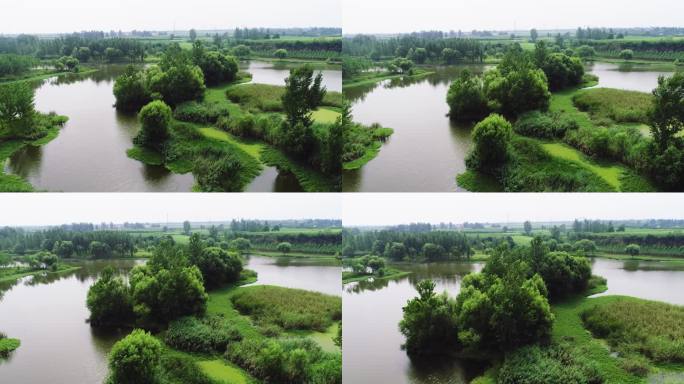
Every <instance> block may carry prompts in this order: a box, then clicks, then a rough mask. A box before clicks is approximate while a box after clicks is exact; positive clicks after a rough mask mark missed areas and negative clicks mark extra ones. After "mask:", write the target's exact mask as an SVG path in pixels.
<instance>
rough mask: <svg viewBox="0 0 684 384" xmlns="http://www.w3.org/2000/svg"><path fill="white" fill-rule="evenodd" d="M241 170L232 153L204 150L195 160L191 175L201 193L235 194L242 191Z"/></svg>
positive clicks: (240, 165)
mask: <svg viewBox="0 0 684 384" xmlns="http://www.w3.org/2000/svg"><path fill="white" fill-rule="evenodd" d="M242 169H243V166H242V163H241V162H240V160H239V159H238V157H237V156H236V155H234V154H233V153H232V152H217V151H214V150H206V151H204V155H200V156H198V157H197V158H195V161H194V163H193V167H192V173H193V174H194V175H195V180H196V181H197V185H198V186H199V188H200V190H202V191H203V192H237V191H241V190H242V181H241V178H240V173H241V172H242Z"/></svg>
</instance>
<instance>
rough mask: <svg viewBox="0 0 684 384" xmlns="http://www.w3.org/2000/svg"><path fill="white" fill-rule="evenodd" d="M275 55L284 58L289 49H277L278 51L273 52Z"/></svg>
mask: <svg viewBox="0 0 684 384" xmlns="http://www.w3.org/2000/svg"><path fill="white" fill-rule="evenodd" d="M273 56H275V57H276V58H278V59H281V60H282V59H284V58H286V57H287V49H283V48H280V49H276V51H275V52H274V53H273Z"/></svg>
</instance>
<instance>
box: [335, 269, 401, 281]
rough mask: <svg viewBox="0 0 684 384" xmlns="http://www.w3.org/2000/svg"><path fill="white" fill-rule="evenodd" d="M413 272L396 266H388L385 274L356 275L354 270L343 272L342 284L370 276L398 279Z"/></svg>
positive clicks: (376, 278) (379, 278) (366, 278)
mask: <svg viewBox="0 0 684 384" xmlns="http://www.w3.org/2000/svg"><path fill="white" fill-rule="evenodd" d="M411 273H412V272H407V271H401V270H398V269H396V268H392V267H387V268H385V274H384V275H383V276H376V275H361V276H358V275H354V274H353V273H352V272H342V284H347V283H353V282H355V281H364V280H368V279H370V278H373V279H375V280H391V279H398V278H400V277H404V276H408V275H410V274H411Z"/></svg>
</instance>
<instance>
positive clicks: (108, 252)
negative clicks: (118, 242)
mask: <svg viewBox="0 0 684 384" xmlns="http://www.w3.org/2000/svg"><path fill="white" fill-rule="evenodd" d="M88 253H90V255H91V257H92V258H93V259H108V258H110V257H112V249H111V248H110V247H109V244H107V243H102V242H99V241H92V242H91V243H90V245H89V246H88Z"/></svg>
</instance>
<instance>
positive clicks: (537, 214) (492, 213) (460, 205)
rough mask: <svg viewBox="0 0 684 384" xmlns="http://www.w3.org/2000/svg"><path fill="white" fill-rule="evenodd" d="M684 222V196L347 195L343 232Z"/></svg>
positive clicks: (565, 194) (344, 201) (576, 194)
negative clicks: (416, 226)
mask: <svg viewBox="0 0 684 384" xmlns="http://www.w3.org/2000/svg"><path fill="white" fill-rule="evenodd" d="M581 218H587V219H651V218H656V219H658V218H661V219H684V194H665V193H650V194H647V193H643V194H634V193H629V194H612V193H611V194H608V193H543V194H542V193H537V194H529V193H507V194H502V193H498V194H491V193H477V194H446V193H423V194H417V193H416V194H413V193H410V194H409V193H394V194H386V193H363V194H359V193H356V194H350V193H346V194H344V197H343V204H342V221H343V222H342V224H343V225H344V226H375V225H395V224H407V223H411V222H430V223H440V222H453V223H462V222H465V221H468V222H499V223H505V222H522V221H525V220H531V221H538V222H539V221H566V220H573V219H581Z"/></svg>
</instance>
